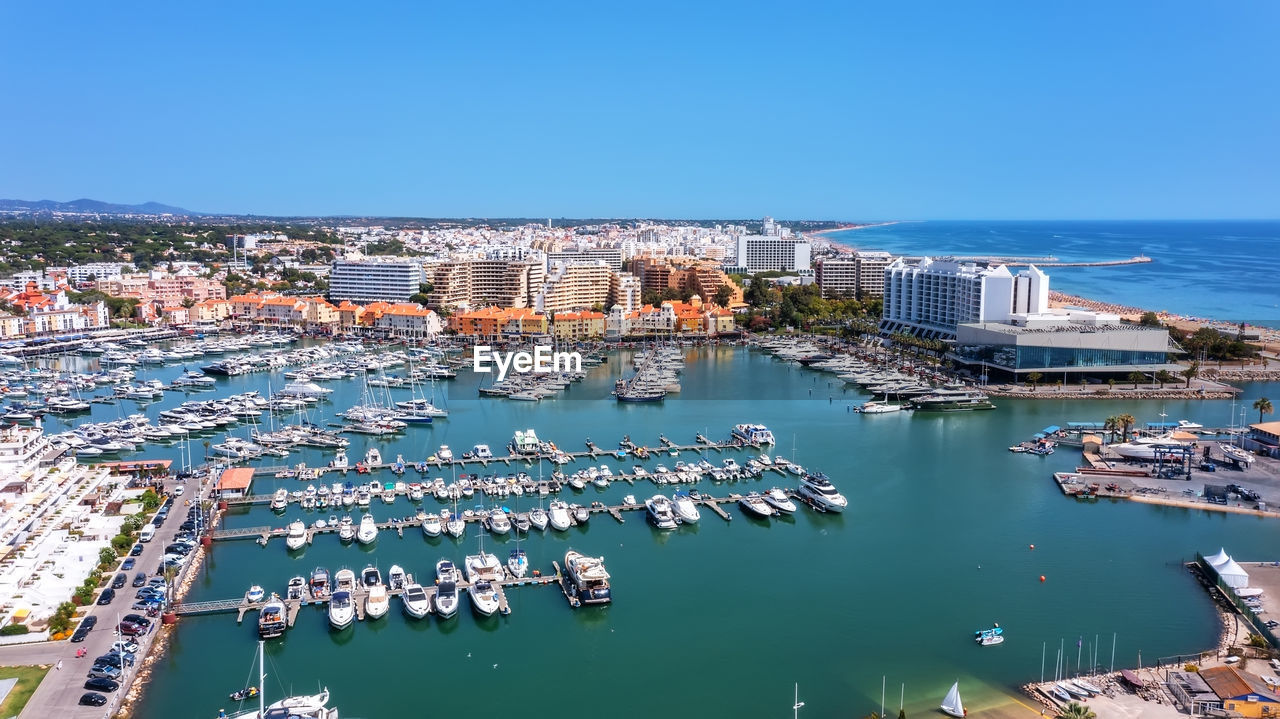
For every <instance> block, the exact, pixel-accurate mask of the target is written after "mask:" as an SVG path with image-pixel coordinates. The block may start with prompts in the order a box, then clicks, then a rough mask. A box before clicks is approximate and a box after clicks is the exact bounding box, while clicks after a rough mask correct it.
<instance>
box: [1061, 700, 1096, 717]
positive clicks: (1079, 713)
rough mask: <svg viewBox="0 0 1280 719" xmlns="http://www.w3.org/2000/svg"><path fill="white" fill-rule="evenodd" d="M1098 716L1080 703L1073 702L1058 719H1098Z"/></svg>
mask: <svg viewBox="0 0 1280 719" xmlns="http://www.w3.org/2000/svg"><path fill="white" fill-rule="evenodd" d="M1097 718H1098V715H1097V714H1095V713H1094V712H1093V710H1092V709H1090V708H1089V707H1087V706H1085V705H1083V704H1081V703H1080V702H1071V703H1070V704H1068V705H1067V706H1066V707H1065V708H1064V709H1063V710H1062V711H1061V712H1059V713H1058V719H1097Z"/></svg>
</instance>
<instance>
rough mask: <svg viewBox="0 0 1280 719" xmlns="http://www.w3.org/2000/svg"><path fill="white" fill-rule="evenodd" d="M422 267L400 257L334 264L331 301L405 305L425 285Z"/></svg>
mask: <svg viewBox="0 0 1280 719" xmlns="http://www.w3.org/2000/svg"><path fill="white" fill-rule="evenodd" d="M424 279H425V278H424V275H423V271H422V265H421V263H419V262H418V261H417V260H413V259H407V258H401V257H363V256H354V257H346V258H342V259H337V260H334V261H333V265H332V268H331V269H330V271H329V298H330V299H332V300H352V301H354V302H376V301H379V300H382V301H391V302H397V301H398V302H404V301H406V300H408V299H409V297H410V296H412V295H414V294H416V293H417V292H418V288H419V287H420V286H421V285H422V283H423V282H424Z"/></svg>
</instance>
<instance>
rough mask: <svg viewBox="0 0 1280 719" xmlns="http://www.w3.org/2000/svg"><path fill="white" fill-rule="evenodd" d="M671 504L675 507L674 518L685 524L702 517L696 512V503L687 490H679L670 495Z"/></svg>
mask: <svg viewBox="0 0 1280 719" xmlns="http://www.w3.org/2000/svg"><path fill="white" fill-rule="evenodd" d="M671 504H672V507H673V508H674V509H675V513H676V518H677V519H678V520H680V521H681V522H684V523H685V524H692V523H693V522H696V521H698V520H699V519H700V518H701V517H702V515H701V514H700V513H699V512H698V505H697V504H696V503H695V502H694V501H693V498H692V497H690V496H689V493H688V492H684V491H681V492H676V493H675V494H673V495H671Z"/></svg>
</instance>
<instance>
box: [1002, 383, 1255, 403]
mask: <svg viewBox="0 0 1280 719" xmlns="http://www.w3.org/2000/svg"><path fill="white" fill-rule="evenodd" d="M983 392H985V393H986V394H987V395H989V396H991V397H1008V398H1010V399H1081V400H1088V399H1121V400H1137V399H1231V398H1232V397H1234V396H1236V394H1237V393H1238V392H1240V390H1238V389H1234V388H1233V389H1232V391H1230V392H1226V391H1221V392H1208V391H1206V392H1201V391H1200V390H1194V389H1183V388H1179V389H1166V390H1157V389H1152V390H1137V391H1133V390H1107V389H1090V390H1089V391H1087V392H1081V391H1079V390H1075V391H1071V390H1068V391H1065V392H1060V391H1057V390H1054V389H1045V388H1041V390H1040V391H1033V390H1031V389H1029V388H1020V389H1013V388H1008V389H1001V388H999V387H995V386H987V387H984V388H983Z"/></svg>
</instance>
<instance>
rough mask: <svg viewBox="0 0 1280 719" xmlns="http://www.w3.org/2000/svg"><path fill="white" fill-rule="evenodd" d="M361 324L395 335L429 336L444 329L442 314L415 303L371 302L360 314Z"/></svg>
mask: <svg viewBox="0 0 1280 719" xmlns="http://www.w3.org/2000/svg"><path fill="white" fill-rule="evenodd" d="M360 324H362V325H365V326H367V327H372V328H373V329H376V330H381V331H382V332H383V333H385V334H388V335H391V336H393V337H410V338H421V337H429V336H431V335H436V334H439V333H440V332H442V331H443V330H444V323H443V322H442V321H441V320H440V315H437V314H436V313H435V312H433V311H432V310H430V309H427V308H426V307H423V306H421V305H418V304H414V303H395V304H392V303H388V302H373V303H370V304H369V305H366V306H365V308H364V312H363V313H362V314H361V316H360Z"/></svg>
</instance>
